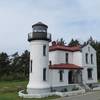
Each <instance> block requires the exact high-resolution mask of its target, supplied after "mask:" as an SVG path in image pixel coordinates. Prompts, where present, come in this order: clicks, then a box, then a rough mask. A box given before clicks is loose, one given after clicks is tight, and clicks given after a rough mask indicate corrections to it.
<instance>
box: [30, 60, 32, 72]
mask: <svg viewBox="0 0 100 100" xmlns="http://www.w3.org/2000/svg"><path fill="white" fill-rule="evenodd" d="M30 73H32V60H30Z"/></svg>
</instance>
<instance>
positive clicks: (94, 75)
mask: <svg viewBox="0 0 100 100" xmlns="http://www.w3.org/2000/svg"><path fill="white" fill-rule="evenodd" d="M89 49H90V50H89ZM86 53H88V64H86V60H85V59H86V58H85V54H86ZM91 54H93V64H91ZM82 66H83V67H84V69H83V71H82V78H83V82H84V83H93V82H97V62H96V51H95V50H94V49H93V47H92V46H90V45H87V46H85V47H83V48H82ZM88 68H92V69H93V70H92V79H91V80H90V79H88V73H87V69H88Z"/></svg>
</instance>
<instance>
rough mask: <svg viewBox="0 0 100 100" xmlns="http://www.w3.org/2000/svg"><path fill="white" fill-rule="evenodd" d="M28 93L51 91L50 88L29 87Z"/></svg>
mask: <svg viewBox="0 0 100 100" xmlns="http://www.w3.org/2000/svg"><path fill="white" fill-rule="evenodd" d="M27 92H28V94H41V93H49V92H50V88H27Z"/></svg>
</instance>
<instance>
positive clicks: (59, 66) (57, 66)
mask: <svg viewBox="0 0 100 100" xmlns="http://www.w3.org/2000/svg"><path fill="white" fill-rule="evenodd" d="M49 68H50V69H83V68H82V67H80V66H78V65H75V64H54V65H50V66H49Z"/></svg>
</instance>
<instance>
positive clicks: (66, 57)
mask: <svg viewBox="0 0 100 100" xmlns="http://www.w3.org/2000/svg"><path fill="white" fill-rule="evenodd" d="M68 58H69V54H68V53H66V54H65V60H66V64H68Z"/></svg>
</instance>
